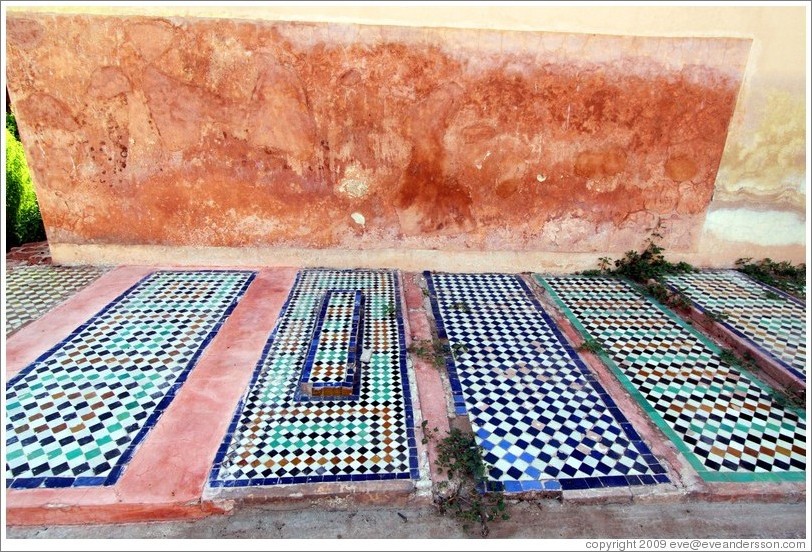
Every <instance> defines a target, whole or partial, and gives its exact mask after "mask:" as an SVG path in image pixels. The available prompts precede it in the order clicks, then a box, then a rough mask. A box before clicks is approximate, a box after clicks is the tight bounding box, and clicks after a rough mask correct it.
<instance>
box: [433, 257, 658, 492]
mask: <svg viewBox="0 0 812 552" xmlns="http://www.w3.org/2000/svg"><path fill="white" fill-rule="evenodd" d="M444 274H448V273H444ZM478 274H480V273H478ZM491 274H498V275H503V276H510V277H512V278H514V279H515V280H516V281H517V282H518V284H519V286H520V287H521V289H522V291H523V292H524V294H525V295H526V297H527V299H528V300H529V301H530V303H531V304H532V305H533V307H534V308H535V309H536V311H537V312H539V313H540V314H541V316H542V318H543V319H544V321H545V322H546V323H547V325H548V326H549V327H550V330H551V331H552V332H553V335H554V336H555V337H556V338H557V339H558V341H559V342H560V343H561V345H562V347H563V348H564V351H565V352H566V354H567V356H569V357H570V359H571V360H572V361H573V363H574V364H575V366H576V368H577V369H578V370H579V371H580V372H581V374H582V375H583V377H584V379H585V380H586V381H587V382H589V384H590V385H591V386H592V388H593V389H594V390H595V392H596V394H597V395H598V397H599V398H600V399H601V401H603V404H604V405H605V406H606V408H607V410H608V411H609V413H610V414H611V416H612V417H613V418H614V419H615V421H616V422H617V423H618V425H619V426H620V428H621V430H623V433H624V434H625V435H626V437H628V438H629V442H630V444H631V445H632V446H633V447H634V448H635V449H636V450H637V452H638V453H639V454H640V456H641V458H642V459H643V461H644V462H645V463H646V465H647V466H648V468H649V469H650V470H651V471H652V472H653V474H654V475H601V476H593V477H579V478H577V479H542V480H537V479H533V480H519V481H488V483H487V490H489V491H504V492H507V493H519V492H533V491H561V490H565V491H567V490H576V489H603V488H606V487H621V486H633V485H654V484H658V483H670V482H671V480H670V479H669V478H668V475H667V474H666V469H665V468H664V467H663V466H662V464H661V463H660V462H659V461H658V460H657V458H656V457H655V456H654V454H653V453H652V452H651V449H649V447H648V446H647V445H646V443H645V442H644V441H643V439H642V438H641V437H640V435H639V434H638V433H637V431H636V430H635V429H634V427H633V426H632V424H631V423H630V422H629V420H628V418H626V416H624V415H623V412H621V411H620V409H619V408H618V406H617V404H616V403H615V401H614V400H612V397H611V396H610V395H609V394H608V393H607V392H606V390H605V389H604V388H603V386H602V385H601V384H600V382H599V381H598V380H597V378H596V377H595V375H594V374H593V373H592V372H591V371H590V370H589V368H587V366H586V364H584V362H583V361H582V360H581V358H580V357H579V356H578V354H577V353H576V352H575V350H574V349H573V348H572V347H571V346H570V344H569V342H568V341H567V340H566V338H565V337H564V334H563V333H561V330H559V328H558V326H556V325H555V322H554V321H553V319H552V317H550V315H549V314H548V313H547V311H545V310H544V307H543V306H542V305H541V303H540V302H539V300H538V298H537V297H536V295H535V294H534V293H533V290H532V289H530V286H528V285H527V282H525V280H524V278H522V276H521V275H519V274H509V273H491ZM423 276H424V277H425V278H426V282H427V284H428V287H429V298H430V300H431V306H432V310H433V311H434V317H435V320H436V321H437V334H438V337H441V338H442V339H448V335H447V333H446V331H445V326H444V325H443V324H442V314H441V311H440V306H439V300H438V298H437V292H436V288H435V286H434V281H433V280H432V273H431V272H430V271H425V272H424V273H423ZM441 332H442V334H441ZM445 359H446V369H447V370H448V377H449V381H450V382H451V389H452V393H453V394H454V406H455V410H456V411H457V412H456V414H457V415H458V416H468V412H467V409H466V407H465V398H464V396H463V393H462V385H461V383H460V380H459V377H458V375H457V367H456V363H455V361H454V355H453V353H450V352H448V351H446V354H445ZM452 373H453V380H452ZM458 398H459V402H460V406H459V409H458V403H457V400H458Z"/></svg>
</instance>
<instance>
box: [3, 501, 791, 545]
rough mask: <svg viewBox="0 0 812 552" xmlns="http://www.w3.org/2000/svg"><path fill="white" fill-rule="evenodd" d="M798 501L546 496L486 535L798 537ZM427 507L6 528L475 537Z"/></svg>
mask: <svg viewBox="0 0 812 552" xmlns="http://www.w3.org/2000/svg"><path fill="white" fill-rule="evenodd" d="M804 510H805V505H804V504H802V503H800V504H719V503H705V502H700V503H690V504H624V505H620V504H604V505H591V506H590V505H580V504H575V505H567V504H562V503H560V502H558V501H554V500H549V501H542V502H538V503H520V504H516V505H512V506H511V507H510V512H511V514H512V517H511V519H509V520H507V521H500V522H498V523H494V524H492V525H491V532H490V535H489V538H524V539H558V538H564V539H572V538H579V539H588V538H635V537H656V538H785V539H797V538H805V536H806V521H805V516H804ZM478 537H479V534H478V533H477V528H474V527H472V528H469V529H467V530H466V529H465V528H463V526H462V524H461V523H459V522H458V521H456V520H455V519H453V518H450V517H447V516H440V515H438V514H437V513H436V511H435V510H434V509H433V508H431V507H425V508H414V507H402V508H386V507H376V508H369V507H367V508H354V509H349V510H344V509H340V510H337V509H335V507H332V508H331V507H330V506H329V505H327V506H325V505H319V506H316V507H310V508H306V509H287V510H286V509H279V508H278V507H277V508H272V507H269V506H262V507H258V506H255V507H243V508H240V509H238V510H236V511H235V512H234V513H233V514H232V515H230V516H216V517H210V518H206V519H202V520H196V521H187V522H162V523H134V524H119V525H86V526H79V527H76V526H67V527H65V526H63V527H11V528H9V529H8V538H10V539H26V538H40V539H55V538H113V539H140V538H187V539H192V538H194V539H199V538H204V539H205V538H211V539H217V538H235V539H240V538H248V539H261V538H295V539H301V538H326V539H382V538H387V539H449V538H478Z"/></svg>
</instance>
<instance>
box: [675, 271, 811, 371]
mask: <svg viewBox="0 0 812 552" xmlns="http://www.w3.org/2000/svg"><path fill="white" fill-rule="evenodd" d="M668 284H669V285H670V286H671V287H672V288H674V289H678V290H680V291H682V292H683V293H684V294H685V295H686V296H688V298H690V299H691V301H693V302H694V304H695V305H696V306H697V308H699V309H701V310H702V311H703V312H712V313H716V314H723V315H725V319H724V320H722V324H724V325H725V326H726V327H727V328H728V329H729V330H731V331H733V332H734V333H736V334H737V335H738V336H740V337H743V338H745V339H747V340H749V341H750V342H751V343H753V344H754V345H756V346H758V348H760V349H761V350H762V351H764V352H765V353H767V354H768V355H770V356H772V357H773V358H775V359H776V360H777V361H778V362H779V363H780V364H781V365H782V366H783V367H784V368H786V369H787V370H788V371H789V372H791V373H792V374H793V375H795V376H796V377H798V378H800V379H802V380H806V309H805V306H804V305H803V304H802V303H801V302H800V301H798V300H797V299H794V298H790V296H788V295H786V294H784V293H782V292H780V291H777V290H775V289H772V288H770V287H768V286H764V285H763V284H760V283H758V282H755V281H753V280H751V279H750V278H748V277H747V276H745V275H744V274H742V273H741V272H738V271H735V270H721V271H713V272H691V273H687V274H679V275H675V276H670V277H669V278H668Z"/></svg>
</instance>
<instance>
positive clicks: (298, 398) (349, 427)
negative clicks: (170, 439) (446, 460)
mask: <svg viewBox="0 0 812 552" xmlns="http://www.w3.org/2000/svg"><path fill="white" fill-rule="evenodd" d="M338 290H341V291H342V292H346V291H350V292H352V293H338ZM331 291H332V292H333V293H332V294H331V295H332V297H333V298H337V299H340V298H341V297H342V296H343V299H344V300H345V301H347V302H346V303H345V304H344V305H343V307H344V308H345V309H347V310H345V312H344V313H343V315H337V316H336V317H335V318H333V319H332V320H331V319H330V317H329V314H328V313H327V312H326V310H325V309H324V305H325V300H327V301H330V300H331V299H330V297H327V299H326V296H327V295H328V294H329V293H330V292H331ZM355 291H357V292H360V296H361V297H362V298H363V301H362V303H361V304H362V306H363V310H362V313H360V319H361V320H359V324H360V326H361V327H362V330H361V332H360V339H361V347H360V348H359V350H361V351H362V353H361V355H360V356H361V357H363V358H361V359H359V360H360V361H361V362H360V387H359V390H358V396H357V397H331V396H329V395H325V396H322V397H309V399H307V398H306V397H302V395H301V393H300V385H301V381H302V377H303V374H302V372H303V370H304V369H305V366H306V365H307V364H308V356H309V354H310V353H313V341H314V339H316V340H319V341H321V343H319V346H321V344H322V343H328V344H329V342H330V341H331V338H330V337H329V336H323V335H321V332H314V330H315V329H316V328H319V327H321V329H322V331H323V330H325V328H327V330H329V329H330V326H331V325H333V329H336V328H338V329H342V328H343V329H346V328H347V326H348V325H349V326H350V327H351V325H352V324H351V320H350V319H351V318H354V317H347V316H346V315H347V314H348V313H349V307H350V304H352V305H353V310H354V305H356V304H357V303H356V300H357V299H358V297H359V296H357V295H356V294H355V293H354V292H355ZM336 296H338V297H336ZM314 334H315V335H314ZM345 343H346V347H347V348H345V347H344V346H340V347H335V348H334V349H335V350H336V351H338V355H337V356H339V357H341V358H343V355H346V354H349V353H348V348H349V339H346V340H345ZM315 354H316V355H317V354H318V351H316V352H315ZM313 358H315V356H314V357H313ZM345 375H346V374H345ZM345 375H337V374H333V375H331V376H330V378H331V379H333V378H334V377H342V378H343V377H344V376H345ZM310 377H311V378H312V377H313V372H312V371H311V373H310ZM303 399H307V400H303ZM418 477H419V471H418V468H417V449H416V443H415V440H414V420H413V416H412V410H411V396H410V391H409V382H408V378H407V373H406V348H405V341H404V331H403V318H402V312H401V300H400V291H399V282H398V279H397V277H396V275H395V274H394V273H392V272H389V271H360V270H359V271H355V270H347V271H343V270H303V271H301V272H299V274H298V275H297V277H296V282H295V283H294V285H293V289H292V290H291V292H290V295H289V297H288V299H287V301H286V303H285V306H284V307H283V308H282V313H281V315H280V318H279V321H278V323H277V325H276V328H275V329H274V331H273V332H272V333H271V336H270V337H269V339H268V342H267V344H266V346H265V350H264V352H263V355H262V358H261V359H260V361H259V363H258V365H257V369H256V371H255V373H254V376H253V379H252V381H251V383H250V385H249V387H248V389H247V391H246V394H245V396H244V397H243V399H242V400H241V401H240V404H239V406H238V408H237V411H236V413H235V416H234V419H233V420H232V422H231V424H230V426H229V431H228V434H227V435H226V438H225V439H224V440H223V443H222V445H221V446H220V449H219V450H218V452H217V456H216V458H215V462H214V466H213V468H212V472H211V474H210V477H209V485H210V486H211V487H242V486H253V485H277V484H293V483H317V482H324V481H370V480H382V479H409V478H418Z"/></svg>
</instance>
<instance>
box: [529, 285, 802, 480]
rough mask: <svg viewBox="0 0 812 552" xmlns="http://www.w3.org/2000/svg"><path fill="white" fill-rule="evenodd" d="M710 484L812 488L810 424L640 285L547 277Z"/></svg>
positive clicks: (568, 310)
mask: <svg viewBox="0 0 812 552" xmlns="http://www.w3.org/2000/svg"><path fill="white" fill-rule="evenodd" d="M537 278H538V280H539V282H540V283H542V285H544V286H545V287H546V288H547V290H548V291H549V292H550V293H551V295H552V296H553V298H554V299H555V300H556V301H558V302H559V304H560V306H561V307H562V308H563V310H564V311H565V313H566V314H567V316H568V317H569V318H570V320H571V321H572V322H573V323H574V324H575V325H576V326H577V327H578V328H579V329H580V330H581V331H582V333H584V335H585V336H589V337H592V338H594V339H595V340H597V341H598V342H599V343H600V344H601V346H602V347H603V350H604V351H605V353H606V354H605V355H604V357H605V360H606V361H607V363H608V364H609V365H610V366H611V367H612V368H613V369H614V371H615V374H616V375H618V378H619V379H620V380H621V382H622V383H623V384H624V385H625V386H626V387H627V388H628V389H629V390H630V392H631V393H632V395H633V396H635V397H636V398H637V400H638V401H639V402H640V404H641V405H642V406H643V408H644V409H646V410H647V412H648V414H649V415H650V416H651V417H652V419H653V420H654V421H655V422H656V423H657V424H658V426H659V427H660V428H661V429H662V430H663V431H664V432H665V433H666V434H667V435H668V436H669V437H670V438H671V439H672V441H673V442H674V443H675V444H676V445H677V446H678V447H679V448H680V449H681V450H682V452H683V454H684V455H685V456H686V458H687V459H688V460H689V461H690V462H691V464H692V465H693V466H694V468H696V470H697V471H698V473H699V474H700V475H701V476H702V477H703V478H704V479H706V480H709V481H742V482H745V481H775V480H803V478H804V471H805V469H806V459H805V456H806V417H805V415H804V413H803V412H801V411H800V410H798V409H794V408H791V407H788V406H783V405H782V403H781V402H780V401H777V400H776V399H775V398H774V395H773V394H772V393H771V392H770V391H769V390H768V388H767V387H766V386H764V385H763V384H761V383H760V382H759V381H757V380H756V379H755V378H753V377H751V376H749V375H748V374H747V373H745V372H742V371H740V370H739V369H738V368H737V367H736V366H732V365H729V364H727V363H725V362H724V361H723V360H722V359H721V358H720V356H719V349H718V348H716V346H715V345H713V344H712V343H711V342H710V341H708V340H707V339H706V338H704V337H703V336H701V335H700V334H698V333H696V332H695V331H693V330H692V329H690V328H689V327H688V326H687V325H685V324H684V323H683V322H681V321H680V320H679V319H678V318H676V317H675V316H674V315H672V314H670V313H668V312H667V311H666V310H665V309H664V308H663V307H661V306H660V305H657V304H656V303H654V302H653V301H652V300H650V299H648V298H644V297H643V296H641V294H639V293H638V292H637V291H636V290H635V289H634V288H633V287H632V286H631V285H630V284H628V283H626V282H623V281H620V280H616V279H612V278H586V277H577V276H574V277H555V278H541V277H537Z"/></svg>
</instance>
